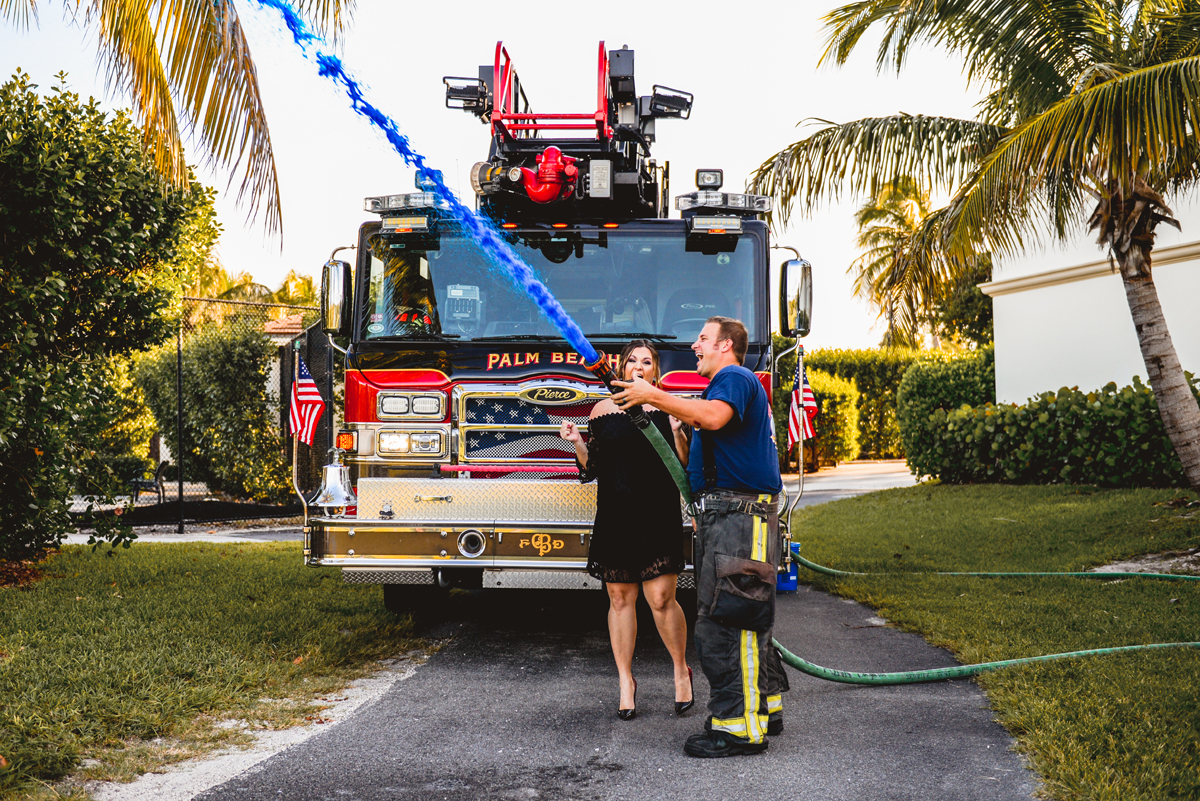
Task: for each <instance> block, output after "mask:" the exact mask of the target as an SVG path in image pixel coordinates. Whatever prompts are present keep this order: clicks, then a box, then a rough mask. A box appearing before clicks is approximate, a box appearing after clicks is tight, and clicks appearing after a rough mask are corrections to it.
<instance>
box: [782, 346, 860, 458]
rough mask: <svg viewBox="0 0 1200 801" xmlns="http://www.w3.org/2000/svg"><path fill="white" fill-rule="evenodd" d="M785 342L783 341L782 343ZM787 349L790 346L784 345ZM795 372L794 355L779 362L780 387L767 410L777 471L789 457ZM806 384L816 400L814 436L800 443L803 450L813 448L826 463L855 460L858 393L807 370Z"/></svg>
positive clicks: (835, 379)
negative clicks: (772, 426) (772, 424)
mask: <svg viewBox="0 0 1200 801" xmlns="http://www.w3.org/2000/svg"><path fill="white" fill-rule="evenodd" d="M784 341H785V342H786V341H787V340H784ZM785 347H790V346H785ZM795 373H796V354H795V353H789V354H788V355H787V356H784V357H783V358H782V359H780V361H779V376H780V382H779V383H780V386H779V389H777V390H775V392H774V395H773V398H772V404H771V410H772V412H773V413H774V415H775V442H776V444H777V445H778V448H779V464H780V468H781V469H784V470H786V469H787V465H788V460H789V459H790V457H791V454H790V452H789V451H788V450H787V427H788V414H789V412H790V407H791V399H792V380H791V376H793V375H795ZM808 383H809V386H811V387H812V390H813V397H814V398H816V401H817V409H819V410H820V412H819V414H818V415H817V418H816V422H815V424H814V427H815V428H816V431H817V436H816V438H815V439H813V440H809V441H808V442H806V443H805V444H804V448H805V451H806V452H808V451H809V449H811V448H815V449H816V453H817V456H818V458H821V459H824V460H825V461H826V462H829V461H834V462H844V461H848V460H850V459H855V458H857V457H858V452H859V439H858V436H859V434H858V432H859V426H858V406H859V392H858V388H857V387H855V385H854V382H853V381H847V380H844V379H840V378H838V377H837V376H831V375H827V374H826V373H823V372H821V371H819V370H813V369H811V367H810V368H809V370H808Z"/></svg>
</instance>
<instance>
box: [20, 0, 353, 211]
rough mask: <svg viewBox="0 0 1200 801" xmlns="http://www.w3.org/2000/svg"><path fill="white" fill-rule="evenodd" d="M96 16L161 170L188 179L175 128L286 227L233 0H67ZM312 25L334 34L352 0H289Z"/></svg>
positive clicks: (103, 46) (109, 61) (107, 59)
mask: <svg viewBox="0 0 1200 801" xmlns="http://www.w3.org/2000/svg"><path fill="white" fill-rule="evenodd" d="M63 4H64V6H65V7H66V8H67V9H68V10H69V11H71V12H72V13H74V14H75V15H76V17H77V18H78V19H81V20H82V22H83V24H85V25H92V26H95V28H96V31H97V33H98V35H99V40H100V53H99V58H100V61H101V63H102V64H103V65H104V66H105V69H106V72H107V79H108V84H109V87H110V88H111V89H117V90H125V91H127V92H128V93H129V96H130V97H131V98H132V100H133V111H134V116H135V118H136V120H137V122H138V123H139V125H141V126H142V128H143V130H144V131H145V145H146V150H147V152H149V153H150V154H151V155H152V156H153V158H154V162H155V164H156V165H157V166H158V168H159V170H160V171H161V172H162V173H163V175H165V176H167V177H168V178H169V179H170V180H171V181H173V182H174V183H175V184H177V185H181V186H182V185H186V184H187V183H188V170H187V165H186V163H185V162H184V151H183V135H182V132H181V128H182V129H183V130H185V131H188V132H190V133H191V134H192V135H193V136H194V138H195V139H196V141H197V142H198V144H199V146H200V150H201V154H202V156H203V157H204V158H205V159H207V161H208V162H209V163H210V164H212V165H213V166H214V167H216V168H218V169H222V170H228V171H229V172H230V185H232V183H233V180H234V173H236V172H237V171H238V170H239V169H240V170H241V172H242V180H241V186H240V187H239V188H238V192H237V199H238V202H239V203H243V202H244V203H246V204H247V207H248V216H249V218H250V219H251V220H254V219H257V217H258V215H259V213H260V212H261V213H262V214H263V222H264V224H265V226H266V229H267V231H268V232H270V233H278V232H280V231H281V228H282V219H281V211H280V202H279V182H278V179H277V176H276V174H275V156H274V153H273V151H272V149H271V135H270V132H269V131H268V129H267V117H266V113H265V111H264V109H263V104H262V97H261V96H260V95H259V91H258V76H257V71H256V69H255V66H254V60H253V59H252V58H251V57H250V47H249V44H248V43H247V41H246V37H245V35H244V33H243V31H242V26H241V23H240V22H239V21H238V15H237V8H236V7H235V6H234V4H233V3H232V2H231V1H230V0H86V2H85V1H83V0H63ZM294 4H295V5H296V6H297V7H298V9H299V11H300V13H301V14H303V15H304V16H305V17H306V19H307V20H308V21H309V22H310V24H311V25H312V26H313V28H314V29H315V30H316V31H317V32H318V33H320V34H321V35H325V34H326V33H327V32H330V33H332V34H333V35H334V36H335V37H337V36H340V35H341V33H342V32H343V30H344V28H345V24H346V22H347V21H348V20H349V18H350V15H351V14H352V12H353V9H354V0H295V3H294ZM37 14H38V0H0V18H7V19H9V20H10V21H12V22H14V23H16V24H17V25H19V26H22V27H27V26H28V25H29V23H30V22H31V21H32V22H35V23H36V21H37Z"/></svg>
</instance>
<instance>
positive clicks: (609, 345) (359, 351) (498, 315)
mask: <svg viewBox="0 0 1200 801" xmlns="http://www.w3.org/2000/svg"><path fill="white" fill-rule="evenodd" d="M633 59H634V52H633V51H632V50H628V49H625V48H623V49H621V50H613V51H606V50H605V47H604V43H603V42H601V43H600V48H599V57H598V60H599V63H598V81H597V103H596V109H595V111H589V112H586V113H576V114H556V113H541V112H533V111H531V110H530V108H529V104H528V103H527V102H526V100H525V95H524V92H523V90H522V87H521V82H520V80H519V78H518V76H517V74H516V71H515V70H514V69H513V66H512V62H511V60H510V59H509V57H508V53H507V51H506V50H505V48H504V46H503V44H502V43H498V44H497V45H496V51H495V58H494V60H493V63H492V64H489V65H485V66H482V67H480V68H479V74H478V77H477V78H453V77H447V78H445V79H444V82H445V85H446V105H447V106H448V107H451V108H459V109H462V110H464V111H466V112H468V113H471V114H473V115H476V116H478V117H479V118H480V119H481V120H483V122H484V123H485V124H487V125H488V126H489V129H490V133H491V145H490V149H489V155H488V159H487V160H486V161H483V162H480V163H478V164H476V165H475V166H474V167H473V168H472V170H471V184H472V188H473V189H474V191H475V195H476V201H477V209H478V213H479V214H480V215H481V216H483V217H485V218H487V219H488V220H489V221H490V222H491V224H493V225H494V226H495V228H496V229H497V230H498V231H499V232H500V233H501V234H502V235H503V236H504V237H505V238H506V240H507V242H508V244H509V245H510V246H511V248H512V249H513V250H514V251H515V252H516V253H517V254H518V255H519V256H520V257H521V258H522V259H523V260H524V261H525V263H526V264H528V265H529V266H530V268H532V270H533V272H534V274H535V275H536V276H537V278H538V279H539V280H540V281H541V282H542V283H543V284H544V285H545V286H546V287H547V288H548V289H549V290H550V292H551V293H552V294H553V295H554V297H555V298H557V299H558V301H559V303H560V304H561V305H562V307H563V308H564V309H565V310H566V312H567V313H568V314H569V315H570V316H571V317H572V318H573V319H574V320H575V321H576V322H577V323H578V325H579V326H580V328H581V329H582V331H583V333H584V334H585V335H586V336H587V338H588V339H589V340H590V341H591V342H592V343H593V344H594V345H595V346H596V347H597V348H598V349H600V350H602V351H604V352H606V353H607V354H608V358H609V359H610V361H611V362H612V363H613V365H614V367H618V365H616V359H617V354H618V353H619V352H620V350H621V348H622V347H623V346H624V345H625V344H626V343H628V342H629V341H630V340H631V339H638V338H640V339H647V340H651V341H653V342H654V343H655V345H656V347H657V348H658V350H659V353H660V357H661V371H662V375H661V379H660V385H661V386H662V387H663V388H664V389H666V390H668V391H671V392H675V393H679V394H684V395H694V394H698V393H699V392H700V391H701V390H702V389H703V387H704V385H705V384H706V380H705V379H703V378H701V377H700V376H699V375H698V374H697V373H696V372H695V366H696V359H695V356H694V355H693V353H692V351H691V345H692V343H693V341H694V340H695V338H696V335H697V334H698V333H699V331H700V329H701V328H702V327H703V325H704V323H705V321H706V320H707V319H708V318H709V317H711V316H713V315H724V316H729V317H735V318H737V319H739V320H742V321H743V322H744V323H745V324H746V327H747V328H748V330H749V332H750V346H749V350H748V352H747V355H746V366H747V367H749V368H750V369H752V370H754V371H756V372H757V373H758V375H759V376H760V377H761V380H762V381H763V384H764V386H765V387H766V388H767V391H768V392H770V391H771V389H772V367H773V356H776V355H777V354H772V348H771V327H772V326H771V314H770V305H771V303H772V294H773V293H772V291H771V275H770V252H771V244H770V238H769V233H768V228H767V224H766V223H765V222H764V221H763V215H765V213H766V212H768V211H770V208H771V201H770V198H767V197H761V196H755V195H749V194H741V193H730V192H726V191H724V189H723V187H722V184H723V176H722V173H721V171H720V170H699V171H697V175H696V180H697V189H696V191H693V192H689V193H687V194H683V195H680V196H679V197H677V198H676V199H675V209H676V210H678V211H679V212H680V216H679V217H676V218H669V217H668V204H667V199H668V189H669V178H670V174H669V164H665V163H664V164H662V165H659V164H658V163H656V161H655V160H654V159H652V158H650V147H651V145H652V144H653V143H654V141H655V138H656V125H657V123H658V121H660V120H669V119H687V118H688V116H689V115H690V111H691V106H692V95H690V94H688V93H686V92H681V91H678V90H674V89H669V88H667V87H663V86H657V85H656V86H654V87H653V89H652V91H651V93H650V94H649V95H641V96H639V95H637V93H636V89H635V84H634V69H633ZM431 189H432V187H431V186H429V185H423V183H422V181H421V179H420V177H419V175H418V186H417V187H416V190H417V191H415V192H412V193H406V194H397V195H387V196H382V197H371V198H367V199H366V200H365V203H364V210H365V211H367V212H370V213H371V214H372V215H373V216H372V218H371V219H370V220H369V221H368V222H365V223H363V224H362V226H361V227H360V229H359V232H358V241H357V251H356V261H355V263H354V264H353V265H350V264H349V263H347V262H342V261H337V260H332V259H331V261H330V262H329V263H327V264H326V265H325V269H324V276H323V285H322V296H323V297H322V303H323V313H324V328H325V331H326V333H328V334H329V335H330V336H331V337H335V336H336V337H338V338H340V339H342V341H343V342H347V343H348V344H347V345H346V348H345V359H346V371H345V376H346V377H345V409H344V412H345V414H344V427H343V428H342V429H341V430H340V431H339V433H338V435H337V446H338V450H340V451H342V452H343V455H344V458H345V465H344V466H331V467H330V468H326V479H325V486H324V487H323V488H322V490H321V492H319V493H318V497H314V498H312V499H306V500H307V502H308V503H309V504H312V505H313V507H314V509H313V514H312V515H311V516H308V515H307V514H306V525H305V548H304V553H305V560H306V562H307V563H308V564H310V565H314V566H336V567H341V568H342V569H343V575H344V577H345V579H346V580H347V581H351V582H362V583H379V584H383V585H385V599H386V600H387V602H388V605H389V607H397V608H398V607H400V606H401V605H402V604H403V603H404V601H405V599H406V598H407V597H408V596H409V595H411V593H412V591H413V590H414V589H415V588H420V587H426V588H433V587H442V588H445V587H449V586H455V585H457V586H463V587H547V588H549V587H556V588H571V587H574V588H596V589H598V588H600V586H601V585H600V582H599V581H597V580H596V579H594V578H592V577H591V576H589V575H587V573H586V572H585V571H584V568H585V565H586V562H587V554H588V540H589V537H590V535H591V525H592V520H593V518H594V514H595V485H594V484H581V483H580V482H579V480H578V471H577V469H576V464H575V457H574V448H573V447H572V446H571V444H570V443H568V442H566V441H564V440H562V439H560V438H559V436H558V431H559V427H560V426H561V424H562V422H563V421H568V420H569V421H571V422H573V423H575V424H576V425H578V426H579V427H580V428H581V429H583V431H584V432H585V434H586V430H587V424H588V414H589V412H590V410H591V407H592V406H593V405H594V404H595V403H596V402H597V401H598V400H600V399H601V398H602V397H604V396H605V395H606V394H607V390H606V389H605V388H604V386H603V385H602V384H601V383H600V382H599V381H597V380H596V379H595V377H594V376H593V375H592V374H591V373H589V372H588V370H586V369H585V368H584V366H583V359H582V358H581V357H579V356H578V355H577V354H576V352H575V351H574V350H573V349H572V348H571V347H570V346H569V345H568V344H567V342H566V341H565V340H564V339H563V338H562V336H561V335H560V334H559V333H558V331H557V330H556V329H555V328H554V326H552V325H551V323H550V322H549V321H548V320H547V319H546V317H545V316H544V315H543V313H542V310H541V308H539V306H538V304H537V303H536V302H535V301H534V300H533V299H531V297H530V296H529V295H527V294H526V293H525V292H524V291H523V290H522V289H521V288H520V287H518V286H516V285H515V284H514V282H513V281H512V280H511V279H510V277H509V276H507V275H506V274H504V273H503V271H502V270H501V269H500V268H498V267H497V266H496V265H495V264H494V263H492V261H491V260H489V258H488V257H487V256H486V255H485V254H484V252H483V251H482V250H481V249H480V248H479V247H478V246H477V245H476V243H475V242H474V241H473V240H472V239H471V237H470V236H469V235H468V234H467V233H466V232H465V230H464V229H463V226H462V225H461V224H460V221H459V220H457V219H455V218H454V216H453V215H452V214H450V213H449V210H448V207H447V206H446V205H445V204H444V203H442V202H440V201H439V199H438V197H437V195H436V194H435V193H434V192H432V191H431ZM808 276H809V267H808V264H807V262H803V261H801V260H799V259H798V258H797V259H795V260H790V261H787V262H785V263H784V265H783V269H782V275H781V280H780V291H779V294H778V296H777V298H778V302H779V304H780V306H779V309H780V317H781V321H782V322H781V326H782V328H783V329H784V333H785V334H786V335H795V334H797V333H800V334H801V335H802V334H803V333H807V328H808V318H809V313H810V312H809V310H810V307H811V288H810V287H811V285H810V283H809V279H808ZM339 349H340V348H339ZM331 485H333V486H331ZM680 536H681V537H684V538H686V539H687V546H686V548H685V551H686V553H688V554H689V556H690V553H691V546H690V543H691V539H690V538H691V529H690V526H689V527H688V528H686V529H685V530H684V531H681V532H680ZM783 552H784V553H787V549H786V547H785V548H784V551H783ZM680 580H681V583H683V584H687V583H688V582H689V581H690V575H684V576H681V579H680Z"/></svg>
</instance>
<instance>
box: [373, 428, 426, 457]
mask: <svg viewBox="0 0 1200 801" xmlns="http://www.w3.org/2000/svg"><path fill="white" fill-rule="evenodd" d="M376 443H377V444H376V446H375V448H376V452H377V453H378V454H379V455H380V456H400V455H404V454H411V455H420V456H429V455H432V456H439V455H441V453H442V450H443V449H442V433H441V432H440V431H380V432H379V437H378V439H377V440H376Z"/></svg>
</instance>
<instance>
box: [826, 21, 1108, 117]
mask: <svg viewBox="0 0 1200 801" xmlns="http://www.w3.org/2000/svg"><path fill="white" fill-rule="evenodd" d="M1104 6H1105V4H1103V3H1095V2H1091V1H1090V0H911V1H910V2H896V0H864V1H863V2H858V3H852V4H849V5H846V6H843V7H841V8H839V9H836V10H835V11H833V12H831V13H829V14H828V15H826V16H825V18H824V19H825V35H826V49H825V52H824V54H823V55H822V62H832V63H836V64H844V63H845V62H846V61H847V59H848V58H849V56H850V53H851V52H852V51H853V50H854V48H855V46H857V45H858V44H859V42H860V41H861V39H862V37H863V35H864V34H865V33H866V32H867V29H868V28H870V27H872V26H879V27H881V28H882V42H881V44H880V47H879V50H878V52H877V54H876V58H875V63H876V68H877V69H879V70H880V71H881V72H882V71H884V70H887V69H894V70H895V71H896V73H897V74H899V72H900V71H901V70H902V69H903V67H904V64H905V61H906V59H907V56H908V53H909V52H911V50H912V49H913V48H914V47H916V46H918V45H934V46H937V47H940V48H944V49H946V50H948V51H949V52H951V53H952V54H955V55H958V56H959V57H961V58H962V59H963V65H964V73H965V75H966V78H967V80H968V82H975V81H985V82H988V83H990V84H991V85H993V86H996V87H998V88H997V89H996V90H995V91H994V92H993V94H994V95H995V96H994V97H991V98H989V102H988V103H987V105H986V108H987V109H988V112H989V113H988V114H987V115H986V116H985V117H984V119H985V120H987V121H989V122H993V123H996V124H999V125H1011V124H1012V123H1013V122H1014V121H1016V120H1019V119H1022V118H1024V117H1027V116H1029V115H1030V114H1034V113H1037V112H1039V111H1041V110H1043V109H1045V108H1046V107H1047V106H1049V105H1050V104H1051V103H1053V102H1054V101H1056V100H1058V99H1060V98H1062V97H1064V96H1065V95H1066V94H1067V93H1069V92H1070V89H1071V86H1072V85H1073V83H1074V80H1075V78H1076V76H1078V75H1079V74H1080V73H1081V72H1083V71H1084V70H1085V69H1086V68H1087V67H1088V65H1090V64H1093V63H1095V62H1098V61H1100V62H1103V61H1110V60H1112V59H1110V58H1109V57H1108V54H1109V52H1110V50H1111V47H1112V41H1111V39H1110V37H1108V36H1106V35H1097V33H1098V31H1099V32H1104V31H1107V30H1108V19H1107V11H1106V9H1105V8H1104Z"/></svg>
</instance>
